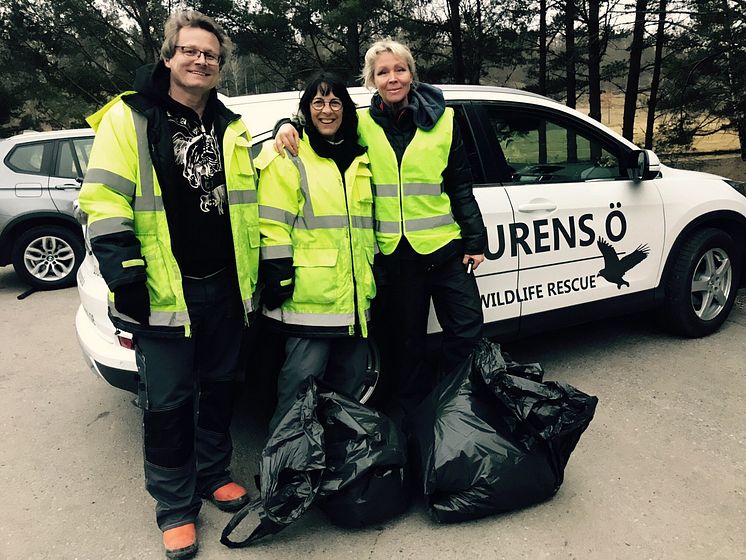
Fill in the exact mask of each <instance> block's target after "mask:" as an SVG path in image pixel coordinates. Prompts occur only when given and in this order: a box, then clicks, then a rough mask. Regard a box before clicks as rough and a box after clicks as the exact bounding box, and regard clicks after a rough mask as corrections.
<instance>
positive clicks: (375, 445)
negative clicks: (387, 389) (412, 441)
mask: <svg viewBox="0 0 746 560" xmlns="http://www.w3.org/2000/svg"><path fill="white" fill-rule="evenodd" d="M317 411H318V416H319V419H320V420H321V423H322V425H323V427H324V442H325V443H324V449H325V452H326V472H325V473H324V477H323V481H322V484H321V489H320V491H319V496H320V498H319V500H318V501H317V504H318V506H319V508H320V509H321V510H322V511H323V512H324V514H325V515H326V516H327V517H328V518H329V520H330V521H331V522H332V523H334V524H336V525H340V526H343V527H364V526H367V525H371V524H374V523H381V522H383V521H386V520H388V519H390V518H392V517H395V516H397V515H399V514H401V513H403V512H404V511H405V510H406V509H407V507H408V505H409V495H408V493H407V492H406V491H405V488H404V465H405V464H406V460H407V456H406V442H405V440H404V436H403V435H402V434H401V432H400V431H399V430H398V428H397V427H396V426H395V424H394V423H393V422H392V421H391V420H390V419H389V418H387V417H385V416H384V415H383V414H381V413H380V412H377V411H375V410H372V409H370V408H368V407H366V406H365V405H362V404H360V403H359V402H357V401H355V400H353V399H351V398H349V397H347V396H345V395H342V394H340V393H336V392H333V391H323V390H322V391H320V392H319V404H318V409H317ZM321 496H324V497H323V498H321Z"/></svg>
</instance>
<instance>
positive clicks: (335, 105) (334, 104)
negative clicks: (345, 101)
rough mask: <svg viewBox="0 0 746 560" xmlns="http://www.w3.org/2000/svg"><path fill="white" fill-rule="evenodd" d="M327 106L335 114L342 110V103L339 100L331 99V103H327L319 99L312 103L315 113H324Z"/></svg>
mask: <svg viewBox="0 0 746 560" xmlns="http://www.w3.org/2000/svg"><path fill="white" fill-rule="evenodd" d="M327 105H329V108H330V109H331V110H332V111H334V112H335V113H336V112H337V111H339V110H340V109H341V108H342V102H341V101H340V100H339V99H330V100H329V101H325V100H324V99H321V98H320V97H317V98H316V99H314V100H313V101H311V108H312V109H313V110H314V111H323V110H324V107H326V106H327Z"/></svg>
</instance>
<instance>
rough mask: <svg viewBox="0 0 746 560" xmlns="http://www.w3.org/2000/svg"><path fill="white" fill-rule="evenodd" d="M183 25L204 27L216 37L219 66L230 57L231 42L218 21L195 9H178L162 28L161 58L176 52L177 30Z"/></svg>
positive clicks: (169, 56)
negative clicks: (218, 45)
mask: <svg viewBox="0 0 746 560" xmlns="http://www.w3.org/2000/svg"><path fill="white" fill-rule="evenodd" d="M185 27H197V28H199V29H204V30H205V31H209V32H210V33H212V34H213V35H215V37H217V39H218V43H220V65H221V66H222V65H223V64H225V62H226V61H227V60H228V59H229V58H230V56H231V53H232V52H233V42H232V41H231V40H230V38H229V37H228V35H226V33H225V31H224V30H223V28H222V27H221V26H220V24H219V23H218V22H216V21H215V20H214V19H212V18H211V17H209V16H206V15H205V14H203V13H201V12H198V11H197V10H180V11H178V12H174V13H173V14H171V16H169V18H168V19H167V20H166V25H165V26H164V28H163V35H164V37H165V38H164V39H163V44H162V45H161V58H162V59H163V60H166V59H169V58H173V56H174V53H175V52H176V37H177V36H178V34H179V31H181V30H182V29H184V28H185Z"/></svg>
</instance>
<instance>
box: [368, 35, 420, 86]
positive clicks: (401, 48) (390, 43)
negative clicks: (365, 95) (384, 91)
mask: <svg viewBox="0 0 746 560" xmlns="http://www.w3.org/2000/svg"><path fill="white" fill-rule="evenodd" d="M385 52H388V53H391V54H393V55H394V56H395V57H397V58H400V59H402V60H403V61H404V62H406V63H407V66H408V67H409V71H410V72H411V73H412V79H413V80H414V81H415V82H416V81H417V69H416V68H415V64H414V57H413V56H412V52H411V51H410V50H409V47H407V46H406V45H403V44H402V43H400V42H398V41H394V40H393V39H383V40H382V41H376V42H375V43H373V44H372V45H371V46H370V48H369V49H368V50H367V51H366V53H365V65H364V66H363V71H362V73H361V74H360V81H361V82H362V83H363V85H364V86H365V87H367V88H369V89H375V87H376V86H375V80H374V76H373V74H374V72H375V70H376V59H377V58H378V55H379V54H383V53H385Z"/></svg>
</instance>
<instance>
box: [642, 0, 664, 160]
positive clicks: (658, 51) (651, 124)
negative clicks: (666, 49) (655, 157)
mask: <svg viewBox="0 0 746 560" xmlns="http://www.w3.org/2000/svg"><path fill="white" fill-rule="evenodd" d="M666 2H667V0H660V6H659V8H658V10H659V12H658V28H657V29H656V32H655V60H654V61H653V79H652V81H651V82H650V100H649V101H648V119H647V123H646V125H645V149H646V150H652V149H653V132H654V128H655V108H656V106H657V105H658V87H659V86H660V82H661V66H662V64H663V45H664V43H665V41H666V9H667V8H666Z"/></svg>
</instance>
